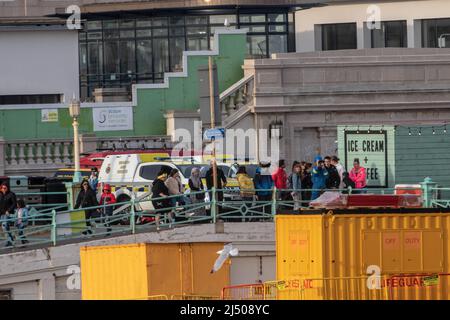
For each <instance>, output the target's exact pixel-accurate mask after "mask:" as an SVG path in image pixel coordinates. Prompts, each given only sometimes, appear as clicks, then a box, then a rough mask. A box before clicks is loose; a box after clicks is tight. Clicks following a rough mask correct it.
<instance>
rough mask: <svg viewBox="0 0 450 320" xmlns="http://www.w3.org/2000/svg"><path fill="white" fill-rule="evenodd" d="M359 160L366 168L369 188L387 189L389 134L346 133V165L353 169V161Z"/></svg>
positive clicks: (379, 132)
mask: <svg viewBox="0 0 450 320" xmlns="http://www.w3.org/2000/svg"><path fill="white" fill-rule="evenodd" d="M355 158H358V159H359V163H360V165H361V166H362V167H364V168H366V174H367V186H369V187H380V188H381V187H387V185H388V181H387V134H386V131H376V132H358V131H346V132H345V165H346V168H347V170H348V171H349V172H350V170H351V169H352V168H353V160H354V159H355Z"/></svg>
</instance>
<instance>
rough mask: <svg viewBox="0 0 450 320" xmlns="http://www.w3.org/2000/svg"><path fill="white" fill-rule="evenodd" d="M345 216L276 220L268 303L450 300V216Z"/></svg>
mask: <svg viewBox="0 0 450 320" xmlns="http://www.w3.org/2000/svg"><path fill="white" fill-rule="evenodd" d="M350 212H351V211H349V214H346V213H344V214H333V213H332V212H331V211H330V212H328V213H327V214H324V215H321V214H311V215H309V214H301V215H278V216H276V250H277V281H276V282H275V283H272V284H269V285H268V287H267V289H266V290H268V292H269V294H270V295H271V296H272V297H274V292H275V291H276V296H277V298H278V299H448V298H450V293H449V292H450V290H449V288H450V279H449V275H448V274H449V273H450V270H449V269H450V268H449V260H448V259H449V255H450V246H449V244H448V233H449V230H450V214H449V213H444V212H437V211H434V212H433V211H431V210H430V213H427V212H424V211H423V210H421V209H418V210H417V212H418V213H408V214H405V213H389V214H383V213H380V214H377V213H368V214H360V213H359V214H351V213H350ZM378 271H379V273H377V275H380V277H378V278H376V277H375V276H371V275H372V274H373V272H378ZM369 281H372V282H371V283H372V285H374V284H373V283H374V281H375V283H376V284H377V286H376V288H375V287H370V285H368V282H369ZM271 288H273V290H272V289H271ZM374 288H375V289H374ZM271 290H272V291H271Z"/></svg>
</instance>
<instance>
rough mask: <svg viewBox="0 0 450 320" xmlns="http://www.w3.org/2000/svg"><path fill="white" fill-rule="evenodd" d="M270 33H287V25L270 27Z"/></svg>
mask: <svg viewBox="0 0 450 320" xmlns="http://www.w3.org/2000/svg"><path fill="white" fill-rule="evenodd" d="M269 32H286V25H285V24H279V25H269Z"/></svg>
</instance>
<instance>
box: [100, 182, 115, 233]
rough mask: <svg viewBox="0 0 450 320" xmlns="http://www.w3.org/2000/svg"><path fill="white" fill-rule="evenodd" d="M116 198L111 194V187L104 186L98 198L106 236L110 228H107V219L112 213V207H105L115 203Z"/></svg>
mask: <svg viewBox="0 0 450 320" xmlns="http://www.w3.org/2000/svg"><path fill="white" fill-rule="evenodd" d="M116 202H117V201H116V197H115V196H114V194H112V193H111V186H110V185H109V184H105V185H104V187H103V190H102V196H101V197H100V205H103V206H104V207H103V214H102V215H103V217H104V219H105V226H106V227H107V229H106V232H107V235H109V234H110V232H111V228H110V226H109V217H110V216H112V214H113V211H114V206H106V205H111V204H114V203H116Z"/></svg>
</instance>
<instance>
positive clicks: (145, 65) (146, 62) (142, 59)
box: [136, 40, 153, 75]
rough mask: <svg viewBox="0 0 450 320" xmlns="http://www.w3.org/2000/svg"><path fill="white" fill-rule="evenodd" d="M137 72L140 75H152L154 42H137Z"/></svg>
mask: <svg viewBox="0 0 450 320" xmlns="http://www.w3.org/2000/svg"><path fill="white" fill-rule="evenodd" d="M136 56H137V67H138V70H137V72H138V73H139V75H143V74H149V73H152V71H153V68H152V41H151V40H138V41H137V52H136Z"/></svg>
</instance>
